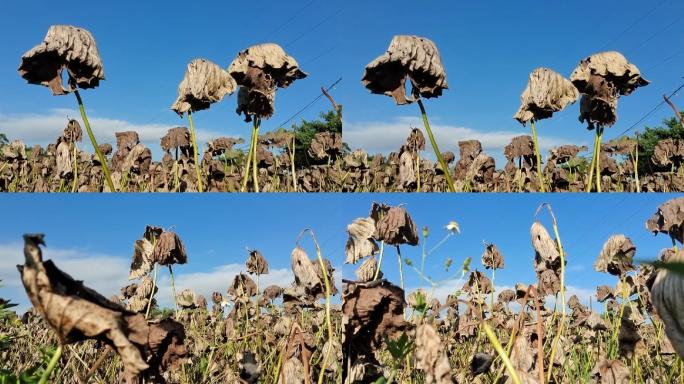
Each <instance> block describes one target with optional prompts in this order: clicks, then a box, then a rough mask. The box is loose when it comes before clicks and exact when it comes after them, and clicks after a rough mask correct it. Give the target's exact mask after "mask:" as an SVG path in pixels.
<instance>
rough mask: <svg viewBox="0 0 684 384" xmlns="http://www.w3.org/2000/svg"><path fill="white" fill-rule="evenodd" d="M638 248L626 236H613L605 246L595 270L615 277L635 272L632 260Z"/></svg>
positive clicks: (595, 264) (597, 260)
mask: <svg viewBox="0 0 684 384" xmlns="http://www.w3.org/2000/svg"><path fill="white" fill-rule="evenodd" d="M635 253H636V247H635V246H634V243H632V240H631V239H630V238H629V237H626V236H625V235H613V236H611V237H610V238H608V240H607V241H606V242H605V243H604V244H603V248H602V249H601V253H599V256H598V258H597V259H596V262H595V263H594V269H595V270H596V271H597V272H608V273H610V274H611V275H614V276H622V275H624V274H625V273H627V272H629V271H633V270H634V265H633V264H632V259H633V258H634V254H635Z"/></svg>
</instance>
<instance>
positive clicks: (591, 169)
mask: <svg viewBox="0 0 684 384" xmlns="http://www.w3.org/2000/svg"><path fill="white" fill-rule="evenodd" d="M597 142H598V135H594V148H593V152H592V154H591V165H590V166H589V182H588V183H587V186H586V190H587V192H591V185H592V184H593V183H594V169H595V167H596V143H597Z"/></svg>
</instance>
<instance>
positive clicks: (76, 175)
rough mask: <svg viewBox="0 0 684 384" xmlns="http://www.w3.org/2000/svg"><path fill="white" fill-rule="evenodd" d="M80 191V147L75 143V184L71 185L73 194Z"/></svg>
mask: <svg viewBox="0 0 684 384" xmlns="http://www.w3.org/2000/svg"><path fill="white" fill-rule="evenodd" d="M77 190H78V147H76V143H74V182H73V184H72V185H71V192H72V193H74V192H76V191H77Z"/></svg>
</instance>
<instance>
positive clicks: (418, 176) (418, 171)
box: [416, 154, 420, 192]
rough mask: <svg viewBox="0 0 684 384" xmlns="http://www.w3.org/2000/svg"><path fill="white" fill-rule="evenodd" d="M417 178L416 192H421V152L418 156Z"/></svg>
mask: <svg viewBox="0 0 684 384" xmlns="http://www.w3.org/2000/svg"><path fill="white" fill-rule="evenodd" d="M416 179H417V182H418V185H417V186H416V192H420V154H418V155H417V157H416Z"/></svg>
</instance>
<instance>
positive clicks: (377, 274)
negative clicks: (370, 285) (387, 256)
mask: <svg viewBox="0 0 684 384" xmlns="http://www.w3.org/2000/svg"><path fill="white" fill-rule="evenodd" d="M384 253H385V241H384V240H383V241H381V242H380V256H379V257H378V266H377V267H376V268H375V276H373V281H375V280H377V279H378V276H380V267H381V266H382V256H383V254H384Z"/></svg>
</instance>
